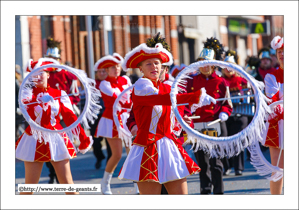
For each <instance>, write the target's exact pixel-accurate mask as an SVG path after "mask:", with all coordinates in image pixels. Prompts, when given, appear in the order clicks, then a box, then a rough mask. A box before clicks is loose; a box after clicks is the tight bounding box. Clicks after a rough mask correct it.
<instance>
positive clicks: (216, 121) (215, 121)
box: [207, 119, 221, 126]
mask: <svg viewBox="0 0 299 210" xmlns="http://www.w3.org/2000/svg"><path fill="white" fill-rule="evenodd" d="M220 121H221V119H217V120H214V121H212V122H210V123H209V124H207V126H211V125H213V124H215V123H218V122H220Z"/></svg>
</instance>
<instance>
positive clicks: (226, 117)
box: [219, 112, 228, 122]
mask: <svg viewBox="0 0 299 210" xmlns="http://www.w3.org/2000/svg"><path fill="white" fill-rule="evenodd" d="M219 119H220V120H221V122H224V121H226V120H227V119H228V115H227V114H226V113H225V112H220V114H219Z"/></svg>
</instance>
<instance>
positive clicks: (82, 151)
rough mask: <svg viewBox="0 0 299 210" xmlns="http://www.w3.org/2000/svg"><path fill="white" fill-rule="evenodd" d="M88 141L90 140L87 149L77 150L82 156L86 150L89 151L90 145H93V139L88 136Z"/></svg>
mask: <svg viewBox="0 0 299 210" xmlns="http://www.w3.org/2000/svg"><path fill="white" fill-rule="evenodd" d="M89 139H90V144H89V145H88V147H87V148H86V149H83V150H80V149H79V148H78V150H79V152H81V153H82V154H85V153H86V152H87V151H88V150H90V148H91V147H92V145H93V139H92V137H91V136H89Z"/></svg>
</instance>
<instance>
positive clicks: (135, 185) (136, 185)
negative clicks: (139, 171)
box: [134, 182, 140, 194]
mask: <svg viewBox="0 0 299 210" xmlns="http://www.w3.org/2000/svg"><path fill="white" fill-rule="evenodd" d="M134 188H135V193H136V194H140V193H139V189H138V184H137V183H135V182H134Z"/></svg>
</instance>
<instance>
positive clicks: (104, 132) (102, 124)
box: [94, 112, 130, 138]
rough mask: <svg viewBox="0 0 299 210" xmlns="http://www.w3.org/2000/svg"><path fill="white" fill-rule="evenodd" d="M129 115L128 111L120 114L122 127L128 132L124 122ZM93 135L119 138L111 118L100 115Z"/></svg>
mask: <svg viewBox="0 0 299 210" xmlns="http://www.w3.org/2000/svg"><path fill="white" fill-rule="evenodd" d="M129 116H130V115H129V113H127V112H124V113H122V114H121V120H122V122H123V126H124V129H125V130H127V131H128V132H130V131H129V129H128V127H127V125H126V123H127V119H128V118H129ZM94 135H95V137H99V136H101V137H105V138H119V137H118V131H117V128H116V125H115V123H114V122H113V120H111V119H108V118H106V117H101V119H100V121H99V124H98V126H97V129H96V132H95V134H94Z"/></svg>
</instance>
